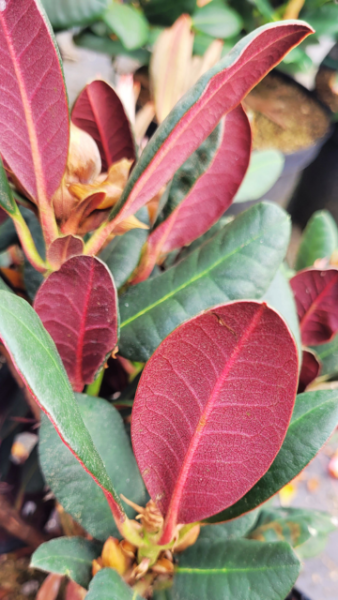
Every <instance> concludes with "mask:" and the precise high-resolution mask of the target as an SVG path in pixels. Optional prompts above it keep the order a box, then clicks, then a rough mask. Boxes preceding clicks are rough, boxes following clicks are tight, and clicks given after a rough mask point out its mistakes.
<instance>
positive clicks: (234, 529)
mask: <svg viewBox="0 0 338 600" xmlns="http://www.w3.org/2000/svg"><path fill="white" fill-rule="evenodd" d="M258 515H259V509H258V510H253V511H252V512H250V513H248V514H247V515H244V516H243V517H239V518H238V519H234V520H233V521H228V522H227V523H220V524H219V525H205V526H203V527H201V531H200V534H199V536H198V542H200V541H201V540H210V541H215V542H216V541H218V540H233V539H236V538H241V537H244V536H246V535H247V534H248V533H249V532H250V530H251V529H252V528H253V527H254V525H255V524H256V521H257V519H258Z"/></svg>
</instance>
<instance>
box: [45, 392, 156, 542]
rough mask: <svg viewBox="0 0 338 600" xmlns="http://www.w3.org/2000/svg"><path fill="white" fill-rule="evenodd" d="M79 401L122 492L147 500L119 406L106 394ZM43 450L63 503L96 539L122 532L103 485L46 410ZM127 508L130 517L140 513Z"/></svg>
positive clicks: (55, 490) (81, 397) (82, 397)
mask: <svg viewBox="0 0 338 600" xmlns="http://www.w3.org/2000/svg"><path fill="white" fill-rule="evenodd" d="M76 400H77V405H78V408H79V412H80V415H81V417H82V419H83V421H84V424H85V426H86V427H87V429H88V431H89V433H90V435H91V438H92V440H93V442H94V444H95V447H96V449H97V452H98V453H99V455H100V457H101V458H102V461H103V463H104V465H105V467H106V470H107V473H108V475H109V477H110V479H111V481H113V483H114V486H115V489H116V491H117V493H118V494H120V493H122V494H124V495H125V496H126V497H127V498H130V499H131V500H133V501H134V502H136V503H137V504H141V505H144V504H145V502H146V500H147V498H146V492H145V488H144V484H143V481H142V478H141V475H140V473H139V470H138V467H137V464H136V461H135V458H134V455H133V453H132V450H131V447H130V442H129V439H128V436H127V434H126V432H125V429H124V425H123V421H122V418H121V417H120V415H119V413H118V411H117V410H116V409H115V408H114V407H112V406H111V405H110V404H109V403H108V402H107V401H106V400H102V399H101V398H95V397H93V396H86V395H84V394H76ZM39 454H40V463H41V468H42V471H43V473H44V476H45V478H46V481H47V483H48V485H49V487H50V488H51V490H52V491H53V493H54V494H55V496H56V498H57V499H58V501H59V502H60V504H61V505H62V506H63V508H64V509H65V510H66V511H67V512H68V513H70V514H71V515H72V517H73V518H74V519H75V520H76V521H78V523H80V524H81V525H82V527H83V528H84V529H85V530H86V531H88V533H90V534H91V535H92V536H93V537H95V538H96V539H99V540H102V541H105V540H106V539H107V537H109V535H113V536H115V537H118V535H119V534H118V531H117V528H116V525H115V522H114V519H113V517H112V514H111V511H110V509H109V506H108V504H107V501H106V499H105V497H104V494H103V492H102V490H101V489H100V488H99V487H98V486H97V485H96V483H95V482H94V481H93V479H92V478H91V477H90V475H89V474H88V473H86V471H85V470H84V469H83V468H82V467H81V465H80V464H79V462H78V461H77V460H76V458H75V457H74V456H73V454H72V453H71V452H70V450H69V449H68V448H67V447H66V446H65V445H64V444H63V443H62V441H61V439H60V438H59V436H58V435H57V433H56V431H55V429H54V427H53V425H52V424H51V423H50V421H49V420H48V419H47V418H46V417H45V416H44V415H43V416H42V420H41V427H40V443H39ZM126 512H127V513H128V514H129V515H130V516H134V514H135V512H134V511H133V510H132V509H130V508H129V507H127V510H126Z"/></svg>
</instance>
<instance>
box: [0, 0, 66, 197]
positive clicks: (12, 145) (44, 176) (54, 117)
mask: <svg viewBox="0 0 338 600" xmlns="http://www.w3.org/2000/svg"><path fill="white" fill-rule="evenodd" d="M2 5H3V6H2V8H1V10H0V76H1V89H0V107H1V110H0V151H1V154H2V155H3V157H4V159H5V160H6V162H7V163H8V165H9V167H10V169H11V170H12V171H13V173H14V174H15V175H16V176H17V177H18V179H19V180H20V182H21V184H22V185H23V186H24V188H25V189H26V190H27V192H28V194H30V196H31V197H33V198H34V199H36V200H41V201H43V200H44V199H46V198H47V199H49V198H51V196H52V195H53V193H54V192H55V190H56V189H57V188H58V186H59V184H60V181H61V178H62V175H63V172H64V169H65V166H66V161H67V154H68V135H69V130H68V127H69V125H68V107H67V98H66V92H65V88H64V83H63V77H62V72H61V67H60V63H59V58H58V55H57V53H56V50H55V48H54V45H53V43H52V40H51V37H50V33H49V31H48V29H47V26H46V23H45V21H44V19H43V17H42V15H41V13H40V11H39V9H38V7H37V5H36V3H35V2H34V0H5V1H4V2H2Z"/></svg>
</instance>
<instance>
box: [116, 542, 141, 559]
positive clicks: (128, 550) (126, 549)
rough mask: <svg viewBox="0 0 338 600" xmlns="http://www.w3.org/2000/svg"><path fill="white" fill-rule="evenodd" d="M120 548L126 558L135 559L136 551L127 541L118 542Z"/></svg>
mask: <svg viewBox="0 0 338 600" xmlns="http://www.w3.org/2000/svg"><path fill="white" fill-rule="evenodd" d="M120 547H121V550H122V552H123V553H124V554H125V555H126V556H128V558H131V559H134V558H135V553H136V550H137V547H136V546H134V545H133V544H131V543H130V542H128V541H127V540H122V542H120Z"/></svg>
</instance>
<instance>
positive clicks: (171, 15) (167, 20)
mask: <svg viewBox="0 0 338 600" xmlns="http://www.w3.org/2000/svg"><path fill="white" fill-rule="evenodd" d="M140 4H141V6H142V7H143V10H144V13H145V15H146V17H147V18H148V19H149V21H150V22H151V23H153V24H154V25H172V24H173V23H174V21H176V19H178V17H180V16H181V15H182V14H183V13H188V14H191V13H192V12H193V11H194V10H195V7H196V0H141V2H140Z"/></svg>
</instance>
